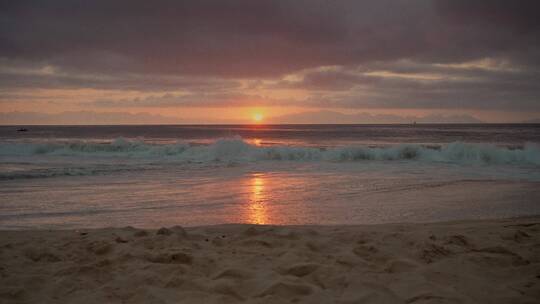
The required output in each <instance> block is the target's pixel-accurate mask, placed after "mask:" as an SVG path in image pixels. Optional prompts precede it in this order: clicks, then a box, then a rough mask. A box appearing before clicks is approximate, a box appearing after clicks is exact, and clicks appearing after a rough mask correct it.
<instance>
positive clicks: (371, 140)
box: [0, 124, 540, 229]
mask: <svg viewBox="0 0 540 304" xmlns="http://www.w3.org/2000/svg"><path fill="white" fill-rule="evenodd" d="M27 128H28V131H26V132H19V131H17V129H18V127H9V126H5V127H0V229H30V228H80V227H106V226H116V227H118V226H127V225H131V226H138V227H160V226H172V225H188V226H189V225H212V224H223V223H256V224H372V223H386V222H433V221H446V220H463V219H482V218H486V219H487V218H500V217H512V216H524V215H533V214H540V125H423V124H419V125H271V126H265V125H234V126H233V125H221V126H220V125H200V126H182V125H166V126H32V127H27Z"/></svg>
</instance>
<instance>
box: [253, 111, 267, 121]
mask: <svg viewBox="0 0 540 304" xmlns="http://www.w3.org/2000/svg"><path fill="white" fill-rule="evenodd" d="M263 118H264V116H263V115H262V114H261V113H255V114H253V120H254V121H256V122H261V121H262V120H263Z"/></svg>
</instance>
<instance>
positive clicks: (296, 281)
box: [0, 217, 540, 303]
mask: <svg viewBox="0 0 540 304" xmlns="http://www.w3.org/2000/svg"><path fill="white" fill-rule="evenodd" d="M0 282H1V283H0V299H2V301H1V302H2V303H288V302H291V303H538V301H539V299H540V217H527V218H518V219H505V220H487V221H463V222H449V223H430V224H384V225H370V226H257V225H220V226H207V227H190V228H181V227H180V226H176V227H170V228H161V229H159V230H142V229H136V228H132V227H126V228H110V229H97V230H72V231H67V230H63V231H47V230H37V231H2V232H0Z"/></svg>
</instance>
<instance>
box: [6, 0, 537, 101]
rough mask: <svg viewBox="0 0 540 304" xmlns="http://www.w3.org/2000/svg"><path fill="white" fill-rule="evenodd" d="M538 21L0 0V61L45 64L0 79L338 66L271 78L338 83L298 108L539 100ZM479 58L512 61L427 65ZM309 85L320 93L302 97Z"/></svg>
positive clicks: (390, 9) (29, 82) (528, 12)
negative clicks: (502, 65)
mask: <svg viewBox="0 0 540 304" xmlns="http://www.w3.org/2000/svg"><path fill="white" fill-rule="evenodd" d="M538 20H540V2H539V1H528V0H522V1H509V0H491V1H475V0H470V1H465V0H433V1H427V0H419V1H406V0H393V1H391V0H379V1H369V2H368V1H357V0H343V1H328V0H297V1H289V0H287V1H285V0H281V1H278V0H272V1H269V0H257V1H253V0H236V1H222V0H199V1H172V0H170V1H154V2H149V1H142V0H132V1H99V0H96V1H83V0H79V1H77V0H50V1H2V2H1V4H0V59H1V60H2V62H3V63H4V64H8V65H10V64H11V65H16V66H18V67H26V66H52V67H54V68H55V71H56V72H55V73H33V74H32V73H30V74H29V73H14V72H13V71H11V72H2V73H1V74H0V81H1V87H2V88H4V89H8V88H25V87H28V88H66V87H67V88H74V87H84V88H87V87H90V88H100V89H124V90H127V89H129V90H141V91H163V92H167V91H173V90H179V89H183V90H191V91H192V92H193V93H194V94H192V95H191V96H192V97H194V96H198V95H197V94H199V95H201V94H202V95H204V94H206V93H208V94H233V95H234V94H242V93H241V92H234V90H235V89H238V90H239V89H240V87H239V85H238V83H237V82H236V80H234V79H238V78H244V79H251V80H254V79H274V80H276V79H278V78H279V77H281V76H283V75H285V74H290V73H297V72H298V71H302V70H306V69H314V68H317V67H321V66H339V67H340V69H341V70H339V69H338V70H337V71H336V70H325V71H318V72H314V73H306V74H305V75H303V79H302V80H301V81H300V82H296V83H290V82H288V81H282V82H279V83H278V84H277V85H276V87H280V88H303V89H307V90H313V91H334V92H344V94H342V95H332V96H331V95H329V94H326V93H325V94H322V95H321V94H312V96H311V97H310V98H309V100H307V101H306V105H307V106H309V105H313V104H327V105H333V106H336V107H339V106H340V105H341V106H346V107H362V106H365V105H366V104H367V105H372V106H373V107H427V108H435V107H441V108H454V107H468V108H490V107H494V108H518V109H530V108H535V109H538V107H539V106H538V103H539V101H538V99H539V97H540V92H539V89H538V86H537V85H536V83H537V82H538V80H539V76H538V75H539V74H538V72H539V71H540V39H539V38H538V37H540V25H539V24H540V22H539V21H538ZM485 58H489V59H493V60H495V61H500V62H506V63H508V65H509V66H511V67H512V70H511V71H510V70H499V69H478V68H454V69H453V68H449V67H441V66H439V65H438V64H457V63H463V62H469V61H474V60H481V59H485ZM403 61H406V62H409V63H410V64H405V65H403V64H400V62H403ZM359 69H360V70H359ZM351 71H352V72H351ZM370 71H371V72H374V71H386V72H392V73H402V74H418V73H420V74H429V73H439V74H441V73H444V74H445V75H446V77H445V78H443V79H440V80H438V81H431V82H426V81H422V80H421V79H420V80H419V79H413V78H414V77H412V78H406V77H402V78H399V77H397V78H395V77H394V78H384V77H380V76H377V75H369V72H370ZM366 73H368V74H367V75H366ZM96 75H97V77H94V76H96ZM141 75H142V76H141ZM413 76H414V75H413ZM452 77H454V78H455V79H451V78H452ZM205 78H208V79H205ZM218 78H219V79H218ZM227 79H232V80H227ZM361 89H362V90H361ZM221 90H229V92H226V93H222V92H216V91H221ZM197 91H199V93H197ZM201 91H202V92H201ZM366 92H367V93H366ZM355 94H356V95H355ZM231 96H232V95H231ZM321 96H330V97H328V98H327V99H319V100H317V101H315V98H322V97H321ZM343 96H345V97H343ZM219 100H222V101H223V103H222V105H230V104H228V103H227V102H233V103H234V102H236V103H238V101H237V100H233V99H232V98H229V99H227V98H225V99H219ZM240 100H244V99H240ZM312 101H313V102H312ZM172 103H173V104H174V102H172ZM191 103H196V101H192V100H191V99H190V101H189V102H188V104H191ZM200 103H201V104H203V105H204V104H205V102H204V100H201V101H200ZM180 104H182V103H181V102H180ZM212 104H219V101H218V100H217V99H216V100H215V102H214V101H213V102H212ZM159 105H160V103H159V102H156V106H159Z"/></svg>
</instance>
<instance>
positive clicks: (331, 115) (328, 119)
mask: <svg viewBox="0 0 540 304" xmlns="http://www.w3.org/2000/svg"><path fill="white" fill-rule="evenodd" d="M269 122H270V123H285V124H287V123H299V124H302V123H315V124H337V123H346V124H394V123H401V124H410V123H413V122H418V123H481V122H482V121H480V120H479V119H477V118H475V117H473V116H470V115H466V114H461V115H443V114H431V115H426V116H401V115H392V114H370V113H364V112H360V113H355V114H344V113H341V112H336V111H309V112H301V113H295V114H289V115H283V116H279V117H273V118H269Z"/></svg>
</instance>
